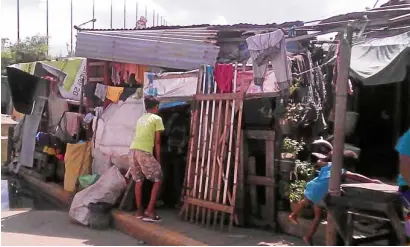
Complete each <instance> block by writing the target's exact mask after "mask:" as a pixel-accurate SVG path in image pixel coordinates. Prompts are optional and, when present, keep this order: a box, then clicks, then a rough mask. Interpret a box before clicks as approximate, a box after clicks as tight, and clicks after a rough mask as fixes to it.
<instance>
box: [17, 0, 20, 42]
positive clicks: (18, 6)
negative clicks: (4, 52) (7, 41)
mask: <svg viewBox="0 0 410 247" xmlns="http://www.w3.org/2000/svg"><path fill="white" fill-rule="evenodd" d="M17 43H20V0H17Z"/></svg>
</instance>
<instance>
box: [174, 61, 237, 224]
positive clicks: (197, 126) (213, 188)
mask: <svg viewBox="0 0 410 247" xmlns="http://www.w3.org/2000/svg"><path fill="white" fill-rule="evenodd" d="M204 70H205V69H204V68H201V70H200V71H202V72H203V71H204ZM206 74H207V73H201V72H200V76H199V82H201V83H199V82H198V90H197V92H198V93H197V94H196V95H195V98H194V101H195V102H194V105H193V107H194V109H193V113H192V119H191V137H190V144H189V153H188V161H187V163H188V164H187V170H186V174H185V191H184V198H183V201H184V205H183V207H182V209H181V216H183V217H184V218H185V220H189V221H190V222H192V223H193V222H196V223H198V222H201V223H202V225H206V226H207V227H210V226H211V225H213V226H214V227H216V225H217V224H218V223H219V224H220V229H221V230H223V229H224V224H225V222H226V216H227V215H229V230H230V229H231V227H232V225H233V221H234V219H235V200H236V186H237V177H238V164H239V160H240V153H239V149H240V145H241V143H240V141H241V131H240V130H241V127H242V109H243V99H244V96H243V94H241V93H225V94H219V93H216V84H214V87H213V88H212V85H211V84H212V83H213V80H212V79H209V77H210V76H209V73H208V76H206ZM236 77H237V73H236V71H235V76H234V83H235V82H236ZM207 85H208V86H207ZM212 91H213V92H212ZM235 91H236V88H234V92H235ZM235 108H236V109H237V113H236V114H235V112H236V109H235ZM235 115H237V120H236V121H235ZM234 123H235V124H234ZM238 130H239V131H238ZM232 161H233V162H232ZM232 163H233V164H232Z"/></svg>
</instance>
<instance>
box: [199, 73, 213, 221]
mask: <svg viewBox="0 0 410 247" xmlns="http://www.w3.org/2000/svg"><path fill="white" fill-rule="evenodd" d="M205 71H206V72H205V73H206V75H207V76H206V79H205V80H208V79H209V78H208V66H207V67H206V70H205ZM205 85H206V83H205ZM204 93H205V94H209V93H210V87H209V85H208V86H206V87H205V88H204ZM208 120H209V100H207V101H206V107H205V123H204V128H203V129H204V132H203V134H204V143H203V144H202V155H201V172H200V176H199V191H198V198H199V199H201V198H202V193H203V191H202V184H203V178H204V170H205V159H206V154H205V151H206V144H207V141H208V134H207V133H208ZM199 211H200V207H198V208H197V212H196V219H197V220H198V219H199Z"/></svg>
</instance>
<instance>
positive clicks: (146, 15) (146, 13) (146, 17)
mask: <svg viewBox="0 0 410 247" xmlns="http://www.w3.org/2000/svg"><path fill="white" fill-rule="evenodd" d="M145 19H146V20H148V9H147V6H145Z"/></svg>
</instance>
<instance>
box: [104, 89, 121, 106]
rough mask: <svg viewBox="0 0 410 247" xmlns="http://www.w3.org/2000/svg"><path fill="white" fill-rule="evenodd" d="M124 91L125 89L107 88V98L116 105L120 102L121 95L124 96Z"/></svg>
mask: <svg viewBox="0 0 410 247" xmlns="http://www.w3.org/2000/svg"><path fill="white" fill-rule="evenodd" d="M123 91H124V88H123V87H111V86H108V87H107V94H106V96H105V97H106V98H107V99H109V100H111V101H112V102H114V103H117V102H118V101H119V100H120V95H121V94H122V92H123Z"/></svg>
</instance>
